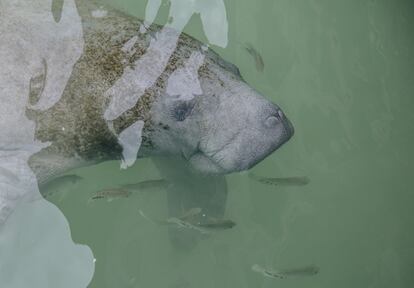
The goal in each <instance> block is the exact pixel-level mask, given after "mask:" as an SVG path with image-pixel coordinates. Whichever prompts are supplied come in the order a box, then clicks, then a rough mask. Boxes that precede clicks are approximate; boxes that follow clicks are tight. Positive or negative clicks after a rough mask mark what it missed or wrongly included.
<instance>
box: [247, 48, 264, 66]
mask: <svg viewBox="0 0 414 288" xmlns="http://www.w3.org/2000/svg"><path fill="white" fill-rule="evenodd" d="M244 49H246V51H247V53H249V54H250V55H251V56H252V57H253V59H254V62H255V63H256V69H257V71H259V72H263V70H264V61H263V58H262V56H261V55H260V53H259V52H258V51H257V50H256V49H255V48H254V47H253V45H252V44H250V43H246V44H245V45H244Z"/></svg>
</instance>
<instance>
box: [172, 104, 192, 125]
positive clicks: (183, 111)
mask: <svg viewBox="0 0 414 288" xmlns="http://www.w3.org/2000/svg"><path fill="white" fill-rule="evenodd" d="M194 104H195V102H194V101H179V102H178V103H176V104H175V106H174V109H173V113H172V116H173V117H174V119H175V120H177V121H179V122H181V121H184V120H185V119H186V118H187V117H188V116H189V115H190V114H191V111H192V110H193V108H194Z"/></svg>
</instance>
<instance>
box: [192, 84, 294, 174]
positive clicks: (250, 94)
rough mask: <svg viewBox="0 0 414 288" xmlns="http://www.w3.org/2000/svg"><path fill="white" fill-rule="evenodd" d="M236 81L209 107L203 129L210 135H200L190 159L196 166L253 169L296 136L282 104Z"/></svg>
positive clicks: (216, 170) (218, 169) (215, 170)
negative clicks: (196, 151) (277, 103)
mask: <svg viewBox="0 0 414 288" xmlns="http://www.w3.org/2000/svg"><path fill="white" fill-rule="evenodd" d="M229 81H230V80H229ZM233 81H234V83H230V84H229V86H228V87H230V88H227V89H225V91H222V93H221V94H220V96H219V97H218V100H217V102H218V104H217V105H213V108H214V109H213V110H210V109H207V112H208V114H209V116H205V117H204V119H205V121H203V123H204V125H203V127H202V130H201V131H203V132H202V134H203V135H206V136H208V137H202V138H201V141H200V143H199V146H198V153H195V154H194V155H193V156H192V157H191V159H190V163H191V164H192V166H193V167H194V168H195V169H196V170H199V171H202V172H205V173H208V174H222V173H232V172H237V171H243V170H247V169H250V168H251V167H253V166H254V165H256V164H257V163H259V162H260V161H261V160H263V159H264V158H266V157H267V156H268V155H270V154H271V153H272V152H274V151H275V150H276V149H278V148H279V147H280V146H282V145H283V144H284V143H286V142H287V141H288V140H289V139H290V138H291V137H292V136H293V133H294V129H293V125H292V123H291V122H290V121H289V119H288V118H287V116H286V115H285V113H284V112H283V111H282V109H281V108H280V107H279V106H277V105H276V104H274V103H272V102H270V101H269V100H267V99H266V98H265V97H263V96H262V95H260V94H259V93H258V92H256V91H255V90H253V89H252V88H250V87H249V86H248V85H247V84H246V83H244V82H241V81H237V80H233ZM204 98H205V101H210V105H211V102H214V101H213V100H212V99H211V97H204ZM202 106H203V107H207V106H208V104H204V105H202Z"/></svg>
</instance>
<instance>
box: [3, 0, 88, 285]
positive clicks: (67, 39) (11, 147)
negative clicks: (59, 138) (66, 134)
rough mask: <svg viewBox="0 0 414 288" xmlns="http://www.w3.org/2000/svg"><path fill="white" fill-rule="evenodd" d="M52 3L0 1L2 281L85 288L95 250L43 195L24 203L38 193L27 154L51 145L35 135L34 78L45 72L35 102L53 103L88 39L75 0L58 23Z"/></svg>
mask: <svg viewBox="0 0 414 288" xmlns="http://www.w3.org/2000/svg"><path fill="white" fill-rule="evenodd" d="M51 2H52V1H50V0H39V1H30V2H28V1H24V0H1V1H0V11H1V18H0V34H1V41H0V63H2V69H1V71H0V91H1V94H0V103H1V106H0V131H1V134H2V135H1V138H0V167H1V169H0V286H1V287H8V288H17V287H22V288H23V287H85V286H86V285H87V283H88V282H89V281H90V280H91V277H92V275H93V271H94V264H93V255H92V252H91V251H90V249H89V248H88V247H86V246H79V245H76V244H75V243H73V241H72V239H71V235H70V231H69V227H68V223H67V221H66V219H65V217H64V216H63V214H62V213H61V212H60V211H59V210H58V209H57V208H56V207H54V206H53V205H52V204H50V203H48V202H47V201H45V200H43V199H42V200H39V201H34V202H27V200H31V199H36V198H38V197H39V190H38V188H37V180H36V177H35V175H34V174H33V172H32V171H31V169H30V168H29V165H28V159H29V158H30V156H31V155H33V154H35V153H36V152H38V151H40V150H41V149H42V148H44V147H46V146H48V145H49V143H40V142H36V141H35V140H34V139H35V136H34V134H35V126H34V123H33V122H32V121H30V120H29V119H27V117H26V114H25V111H26V107H27V106H28V102H29V99H28V97H29V93H30V91H29V90H30V83H31V79H32V77H33V76H37V75H36V74H37V73H38V72H39V70H42V71H44V73H45V75H44V77H43V78H44V80H43V82H44V83H43V89H42V90H40V91H41V95H38V96H39V97H38V99H37V103H34V104H33V106H32V107H31V108H32V109H36V110H46V109H48V108H50V107H52V106H53V105H54V104H55V103H56V102H57V101H59V99H60V97H61V95H62V92H63V90H64V89H65V87H66V84H67V81H68V79H69V77H70V75H71V73H72V68H73V65H74V64H75V63H76V61H77V60H78V59H79V57H80V55H81V53H82V50H83V44H84V43H83V33H82V26H81V20H80V17H79V15H78V13H77V9H76V5H75V2H74V1H73V0H66V1H64V4H63V7H62V15H61V17H60V19H59V20H58V21H57V22H56V21H55V18H54V17H53V15H52V12H51V7H52V3H51ZM29 3H30V4H29ZM68 27H70V29H68ZM40 67H42V69H39V68H40ZM46 67H47V69H46ZM50 285H53V286H50Z"/></svg>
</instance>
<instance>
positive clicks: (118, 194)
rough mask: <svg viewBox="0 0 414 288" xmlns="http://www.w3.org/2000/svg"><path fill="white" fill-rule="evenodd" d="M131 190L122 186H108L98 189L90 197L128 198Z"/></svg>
mask: <svg viewBox="0 0 414 288" xmlns="http://www.w3.org/2000/svg"><path fill="white" fill-rule="evenodd" d="M129 195H131V192H130V191H128V190H125V189H122V188H110V189H104V190H101V191H98V192H96V193H95V195H94V196H92V198H91V199H93V200H96V199H108V200H109V201H112V200H113V199H115V198H128V197H129Z"/></svg>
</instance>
